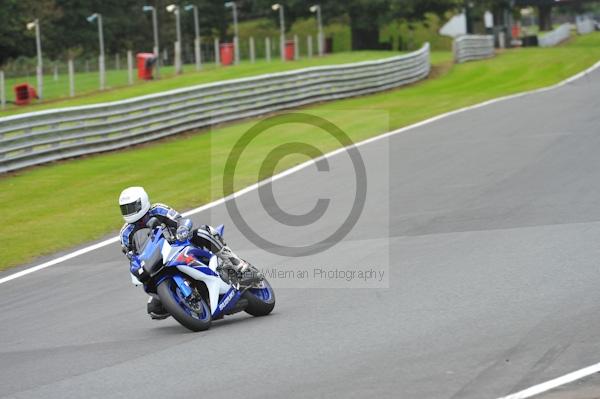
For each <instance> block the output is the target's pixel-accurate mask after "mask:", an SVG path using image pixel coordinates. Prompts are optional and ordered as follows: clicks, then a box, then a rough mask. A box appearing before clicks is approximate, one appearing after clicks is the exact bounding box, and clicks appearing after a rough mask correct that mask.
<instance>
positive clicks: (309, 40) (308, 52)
mask: <svg viewBox="0 0 600 399" xmlns="http://www.w3.org/2000/svg"><path fill="white" fill-rule="evenodd" d="M312 46H313V43H312V36H311V35H308V36H306V55H307V56H308V58H312V56H313V48H312Z"/></svg>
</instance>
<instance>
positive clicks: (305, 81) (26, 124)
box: [0, 44, 430, 173]
mask: <svg viewBox="0 0 600 399" xmlns="http://www.w3.org/2000/svg"><path fill="white" fill-rule="evenodd" d="M429 58H430V57H429V44H425V45H424V46H423V47H422V48H421V49H420V50H418V51H415V52H413V53H409V54H405V55H400V56H396V57H390V58H386V59H382V60H377V61H365V62H359V63H353V64H344V65H332V66H322V67H313V68H306V69H301V70H297V71H291V72H283V73H276V74H268V75H261V76H256V77H251V78H244V79H236V80H229V81H223V82H216V83H211V84H204V85H199V86H195V87H190V88H185V89H179V90H173V91H169V92H164V93H158V94H153V95H149V96H143V97H137V98H132V99H128V100H123V101H117V102H112V103H105V104H97V105H89V106H81V107H73V108H65V109H57V110H49V111H40V112H33V113H28V114H23V115H15V116H9V117H4V118H0V173H4V172H8V171H12V170H17V169H21V168H25V167H28V166H32V165H39V164H42V163H46V162H51V161H55V160H59V159H65V158H70V157H75V156H79V155H84V154H92V153H98V152H102V151H109V150H113V149H118V148H123V147H127V146H130V145H134V144H139V143H143V142H147V141H151V140H156V139H159V138H161V137H165V136H169V135H173V134H177V133H181V132H185V131H189V130H193V129H198V128H201V127H206V126H211V125H214V124H217V123H222V122H227V121H232V120H236V119H241V118H247V117H252V116H257V115H262V114H266V113H270V112H273V111H278V110H282V109H286V108H292V107H297V106H301V105H305V104H310V103H315V102H319V101H325V100H334V99H340V98H346V97H351V96H358V95H362V94H368V93H374V92H378V91H382V90H386V89H391V88H394V87H398V86H402V85H405V84H409V83H412V82H415V81H418V80H421V79H423V78H425V77H427V75H429V70H430V59H429Z"/></svg>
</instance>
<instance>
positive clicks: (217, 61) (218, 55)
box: [215, 37, 221, 66]
mask: <svg viewBox="0 0 600 399" xmlns="http://www.w3.org/2000/svg"><path fill="white" fill-rule="evenodd" d="M219 51H220V48H219V38H218V37H215V64H216V65H217V66H219V64H220V63H221V55H220V53H219Z"/></svg>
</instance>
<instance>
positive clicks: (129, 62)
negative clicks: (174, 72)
mask: <svg viewBox="0 0 600 399" xmlns="http://www.w3.org/2000/svg"><path fill="white" fill-rule="evenodd" d="M156 63H157V64H158V61H157V62H156ZM127 82H129V84H130V85H132V84H133V52H132V51H131V50H127Z"/></svg>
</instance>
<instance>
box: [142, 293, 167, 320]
mask: <svg viewBox="0 0 600 399" xmlns="http://www.w3.org/2000/svg"><path fill="white" fill-rule="evenodd" d="M147 310H148V314H149V315H150V318H151V319H152V320H163V319H166V318H167V317H169V316H170V314H169V312H167V310H166V309H165V308H164V306H163V304H162V302H161V301H160V299H158V298H155V297H153V296H151V297H150V299H148V306H147Z"/></svg>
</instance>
